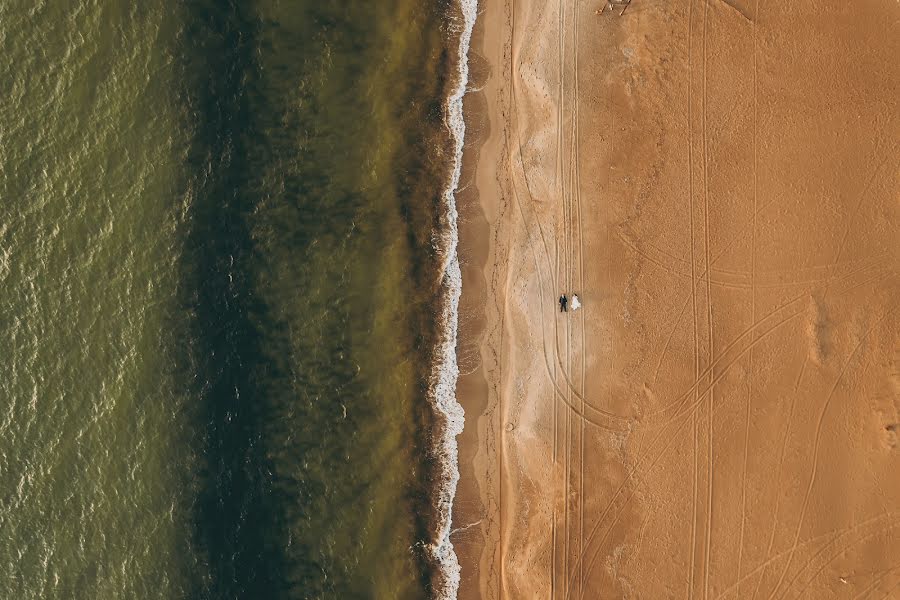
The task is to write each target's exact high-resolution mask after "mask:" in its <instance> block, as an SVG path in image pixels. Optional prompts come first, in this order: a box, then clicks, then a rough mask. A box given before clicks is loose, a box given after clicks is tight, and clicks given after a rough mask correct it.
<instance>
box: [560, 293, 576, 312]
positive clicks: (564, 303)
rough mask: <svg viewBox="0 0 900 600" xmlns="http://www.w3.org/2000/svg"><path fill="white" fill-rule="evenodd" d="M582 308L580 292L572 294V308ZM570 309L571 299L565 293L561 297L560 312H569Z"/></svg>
mask: <svg viewBox="0 0 900 600" xmlns="http://www.w3.org/2000/svg"><path fill="white" fill-rule="evenodd" d="M579 308H581V301H580V300H579V299H578V294H572V310H578V309H579ZM568 311H569V299H568V298H567V297H566V295H565V294H563V295H562V296H560V297H559V312H568Z"/></svg>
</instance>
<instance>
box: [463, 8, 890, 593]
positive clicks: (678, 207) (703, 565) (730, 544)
mask: <svg viewBox="0 0 900 600" xmlns="http://www.w3.org/2000/svg"><path fill="white" fill-rule="evenodd" d="M602 5H603V3H602V2H600V1H599V0H597V1H595V0H583V1H581V2H577V3H576V2H568V1H567V2H559V3H555V2H549V3H546V2H537V1H534V0H487V1H486V3H484V4H483V5H482V6H481V14H480V16H479V24H478V27H477V31H476V36H475V38H474V42H473V50H474V52H475V53H476V54H477V56H473V58H472V61H473V63H472V64H473V67H474V77H473V79H472V85H471V87H472V89H473V92H472V93H470V95H469V96H468V97H467V100H466V110H467V115H468V118H469V124H470V132H471V135H470V137H469V140H468V144H469V147H468V148H467V155H466V160H465V179H464V188H465V190H464V191H463V192H462V193H461V194H460V197H459V202H460V211H461V215H462V239H461V255H462V259H463V273H464V292H463V299H462V304H461V331H460V333H461V340H460V355H461V360H460V364H461V367H462V370H463V375H462V377H461V379H460V384H459V397H460V400H461V402H462V403H463V404H464V406H465V408H466V411H467V420H466V430H465V432H464V434H463V435H462V437H461V438H460V448H461V454H460V466H461V476H462V479H461V482H460V489H459V493H458V496H457V503H456V506H455V510H454V526H455V527H456V528H457V531H456V532H455V533H454V535H453V541H454V544H455V545H456V548H457V550H458V552H459V555H460V560H461V563H462V567H463V573H462V586H461V590H460V598H463V599H467V598H501V597H502V598H548V597H549V598H704V599H707V598H716V599H725V598H732V599H742V598H761V599H768V600H772V599H774V598H789V599H794V598H804V597H805V598H848V599H849V598H874V599H879V598H893V597H900V587H898V586H900V530H898V525H900V520H898V518H900V477H898V476H897V473H900V440H898V436H900V302H898V298H900V278H898V267H900V250H898V248H900V244H898V240H900V220H898V217H900V214H898V212H900V211H898V209H900V203H898V197H900V194H898V189H900V186H898V183H900V181H898V165H900V152H898V140H900V111H898V101H897V99H898V98H900V66H898V65H900V61H898V60H897V57H898V56H900V43H898V41H900V36H898V30H897V27H898V25H897V23H898V20H900V5H898V4H897V2H896V1H893V0H867V1H865V2H857V3H833V2H827V1H825V0H797V1H795V2H789V3H764V2H758V1H756V0H729V1H728V2H726V1H723V0H710V1H708V2H703V1H701V0H684V1H680V2H663V1H650V0H634V1H633V2H632V4H631V6H630V7H629V8H628V10H627V11H626V12H625V14H624V15H623V16H621V17H620V16H618V15H617V14H614V13H611V12H607V13H605V14H602V15H597V14H596V13H595V11H597V10H598V9H599V8H601V7H602ZM563 292H565V293H568V294H570V295H571V294H572V293H573V292H577V293H578V294H579V296H580V298H581V300H582V302H583V309H582V310H579V311H578V312H571V311H570V312H568V313H565V314H560V313H559V312H558V308H557V305H556V298H557V297H558V296H559V294H560V293H563Z"/></svg>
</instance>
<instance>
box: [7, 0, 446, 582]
mask: <svg viewBox="0 0 900 600" xmlns="http://www.w3.org/2000/svg"><path fill="white" fill-rule="evenodd" d="M452 11H453V7H452V4H451V3H450V2H449V1H448V2H440V1H435V2H422V1H421V0H390V1H385V2H371V1H362V0H343V1H339V0H296V1H293V2H287V1H277V0H259V1H255V2H254V1H246V2H240V1H237V0H232V1H222V2H215V1H212V0H196V1H189V0H185V1H183V2H162V1H160V0H151V1H148V2H140V3H132V2H122V1H119V0H105V1H85V2H71V3H69V2H57V1H53V0H48V1H44V2H41V1H39V0H29V1H27V2H26V1H23V0H8V1H6V2H3V3H0V52H2V57H3V59H2V60H0V90H2V103H0V597H2V598H22V599H27V598H379V599H381V598H424V597H428V596H429V595H430V594H431V593H432V592H433V589H432V587H433V581H434V570H435V565H434V564H432V562H431V559H430V558H429V555H428V553H427V552H426V550H425V548H426V546H427V544H429V543H431V542H432V541H433V539H432V538H433V531H432V530H433V520H434V515H433V514H431V511H430V507H431V506H432V505H433V501H434V499H433V493H434V486H435V481H434V478H435V465H434V461H435V457H434V456H433V453H432V452H431V451H430V444H431V439H430V435H431V425H430V424H431V422H432V416H433V415H432V408H431V407H430V406H429V404H428V403H427V402H425V401H424V396H425V392H426V387H427V385H428V383H427V380H428V374H429V368H430V365H431V361H432V360H433V356H432V354H433V350H432V345H433V344H432V341H433V337H434V331H435V327H436V325H435V323H434V322H433V321H434V317H433V315H434V314H435V310H434V305H435V302H436V301H437V299H438V296H439V287H440V286H439V283H440V282H439V277H438V271H439V268H438V267H439V265H438V260H439V259H438V255H439V252H437V250H436V240H437V239H438V237H439V235H438V229H439V226H440V223H441V220H440V215H439V207H440V193H441V189H442V186H444V185H445V184H446V180H447V170H448V162H449V158H450V157H449V154H450V145H449V136H448V132H447V129H446V127H445V126H444V108H443V103H444V99H445V97H446V94H447V89H446V88H447V72H448V69H449V68H450V66H449V65H450V63H451V62H452V59H451V58H450V56H451V54H450V52H449V51H448V47H449V43H450V42H449V40H450V38H451V37H452V36H451V34H450V31H451V30H452V28H448V26H447V23H448V20H452V14H451V13H452Z"/></svg>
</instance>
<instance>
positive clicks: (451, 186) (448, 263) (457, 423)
mask: <svg viewBox="0 0 900 600" xmlns="http://www.w3.org/2000/svg"><path fill="white" fill-rule="evenodd" d="M458 3H459V10H460V15H459V16H460V18H461V30H460V31H459V40H458V46H457V55H456V74H455V81H453V85H452V88H451V91H450V94H449V96H448V97H447V100H446V103H445V107H444V110H445V123H446V125H447V128H448V129H449V130H450V137H451V141H452V143H453V146H454V155H453V165H452V169H451V176H450V180H449V182H448V183H447V186H446V187H445V189H444V190H443V192H442V194H441V196H442V199H443V208H444V210H445V212H444V214H443V215H442V219H444V220H445V222H444V224H443V227H442V228H441V235H442V237H443V240H442V241H443V247H442V250H443V251H444V252H446V257H445V261H444V266H443V268H442V269H441V273H442V281H441V289H442V290H443V298H442V301H441V316H440V318H439V323H440V325H441V326H442V329H441V331H440V332H439V334H438V344H437V352H436V354H437V358H436V360H435V364H434V366H433V370H432V375H431V385H430V390H429V392H430V396H431V400H432V403H433V404H434V407H435V411H436V412H437V413H438V431H439V432H440V433H439V436H438V439H437V440H436V441H435V443H436V447H435V452H436V453H437V456H438V461H439V470H440V475H439V482H438V486H439V489H438V492H437V493H438V498H437V506H436V509H437V518H438V523H437V532H436V539H435V541H434V542H433V543H432V545H431V554H432V556H433V558H434V560H435V561H436V563H437V564H438V566H439V572H438V574H437V580H436V586H435V595H436V597H437V598H439V599H441V600H451V599H453V598H456V597H457V594H458V590H459V579H460V565H459V560H458V557H457V554H456V552H455V550H454V547H453V543H452V541H451V539H450V536H451V527H452V521H453V508H454V502H455V499H456V488H457V484H458V482H459V454H458V444H457V437H458V436H459V435H460V434H461V433H462V431H463V429H464V427H465V412H464V410H463V407H462V405H461V404H460V403H459V402H458V401H457V398H456V386H457V380H458V376H459V365H458V358H457V350H456V348H457V341H458V324H459V301H460V297H461V291H462V285H463V282H462V273H461V270H460V262H459V228H458V218H459V213H458V210H457V199H456V196H457V192H458V188H459V182H460V177H461V173H462V162H463V150H464V148H465V139H466V122H465V119H464V115H463V101H464V98H465V95H466V91H467V89H468V85H469V56H468V55H469V48H470V43H471V36H472V30H473V28H474V26H475V22H476V17H477V8H478V5H477V0H458Z"/></svg>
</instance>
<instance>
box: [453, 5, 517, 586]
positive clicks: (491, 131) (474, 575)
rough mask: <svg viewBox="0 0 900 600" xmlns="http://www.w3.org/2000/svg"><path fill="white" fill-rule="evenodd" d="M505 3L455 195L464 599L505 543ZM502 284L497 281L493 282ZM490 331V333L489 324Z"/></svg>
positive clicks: (486, 16) (475, 101)
mask: <svg viewBox="0 0 900 600" xmlns="http://www.w3.org/2000/svg"><path fill="white" fill-rule="evenodd" d="M501 8H502V2H500V0H480V1H479V2H478V19H477V21H476V23H475V29H474V31H473V37H472V44H471V47H470V52H469V62H470V68H471V78H470V82H469V88H470V91H469V92H468V93H467V95H466V97H465V110H464V114H465V119H466V124H467V132H468V133H467V138H466V145H465V150H464V153H463V163H462V181H463V182H464V183H463V185H462V189H461V190H460V191H459V192H458V194H457V202H458V207H459V212H460V242H459V248H460V259H461V265H462V282H463V284H462V296H461V298H460V325H459V346H458V354H459V357H460V358H459V362H460V370H461V373H460V376H459V380H458V384H457V399H458V401H459V402H460V404H461V405H462V406H463V408H464V409H465V413H466V415H467V419H466V423H465V428H464V430H463V432H462V434H461V435H460V437H459V465H460V466H459V469H460V482H459V488H458V490H457V494H456V499H455V502H454V520H453V543H454V545H455V547H456V548H457V552H458V554H459V560H460V564H461V574H462V577H461V582H460V589H459V595H458V597H459V598H460V599H467V598H473V599H474V598H482V597H491V596H492V595H496V593H492V592H489V590H488V586H487V585H486V584H487V583H488V581H487V579H486V578H485V577H484V576H483V573H484V572H486V571H491V570H492V568H493V567H492V566H491V559H492V558H499V555H494V554H493V553H490V552H488V553H486V552H485V550H486V548H488V547H489V545H496V544H495V543H492V542H495V541H496V540H497V539H499V530H500V524H499V520H495V519H493V517H492V515H493V514H494V513H499V507H498V506H497V501H498V499H499V489H498V488H497V484H498V483H499V479H497V478H492V477H491V474H492V473H493V472H495V471H496V470H497V465H496V463H495V458H494V457H493V456H492V454H491V451H490V450H489V448H488V446H490V447H491V448H493V449H494V450H496V449H499V444H498V442H499V439H498V438H497V437H496V435H494V434H495V432H496V430H497V424H498V423H499V417H500V415H499V412H498V411H497V410H496V395H497V392H498V391H499V389H498V388H497V387H496V386H495V385H494V386H492V385H491V383H490V382H489V377H488V372H494V371H496V369H497V368H498V366H499V365H498V364H497V361H496V357H495V356H492V354H491V351H490V345H491V344H492V343H496V342H497V341H498V336H499V335H501V331H502V327H501V328H498V327H497V321H498V318H499V317H500V316H501V315H502V310H503V309H502V303H503V298H502V295H499V294H497V289H496V285H491V284H489V282H488V277H489V276H490V271H491V265H492V262H493V260H492V259H493V257H494V256H495V253H496V252H497V241H498V238H497V236H496V227H497V223H498V219H499V214H500V213H501V211H502V206H501V205H502V190H501V186H502V183H501V181H500V179H499V178H501V177H502V176H503V173H504V170H503V166H502V165H503V164H504V162H505V161H504V158H503V156H502V153H501V144H502V140H501V137H502V136H504V135H506V133H507V124H506V123H505V122H504V119H503V118H502V114H501V111H500V102H499V101H498V96H499V94H500V93H502V89H503V85H504V84H503V81H502V79H503V73H502V72H499V69H498V67H499V66H501V63H500V60H501V58H502V57H501V56H500V54H501V53H502V51H503V41H504V37H505V34H506V30H505V28H504V24H505V20H504V19H502V18H501V16H502V15H500V10H501ZM494 283H496V282H494ZM489 326H490V327H491V328H492V331H491V332H490V333H489V332H488V331H487V329H488V327H489Z"/></svg>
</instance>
